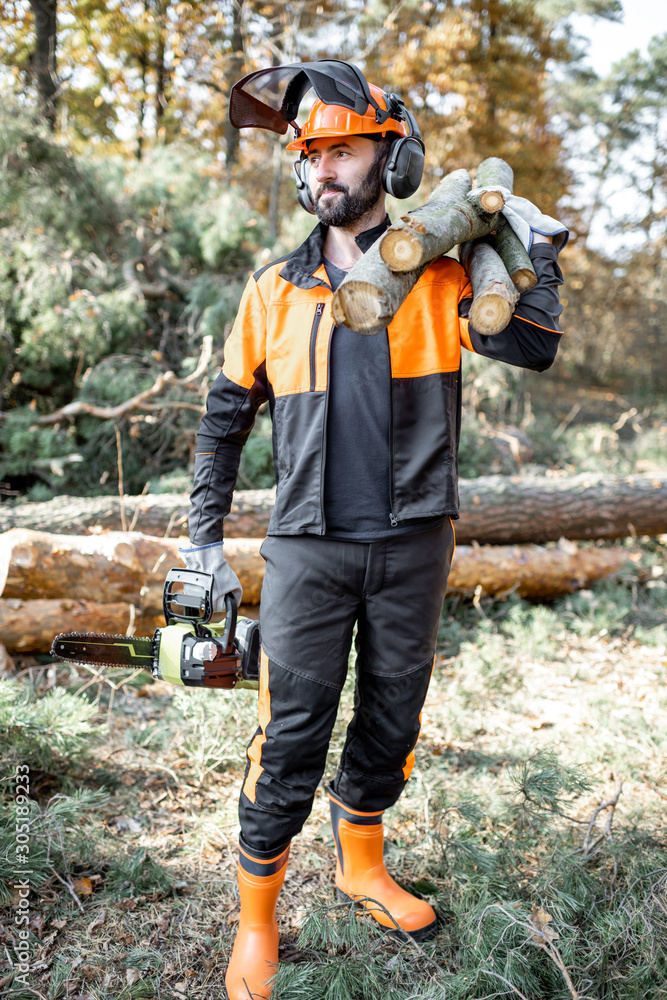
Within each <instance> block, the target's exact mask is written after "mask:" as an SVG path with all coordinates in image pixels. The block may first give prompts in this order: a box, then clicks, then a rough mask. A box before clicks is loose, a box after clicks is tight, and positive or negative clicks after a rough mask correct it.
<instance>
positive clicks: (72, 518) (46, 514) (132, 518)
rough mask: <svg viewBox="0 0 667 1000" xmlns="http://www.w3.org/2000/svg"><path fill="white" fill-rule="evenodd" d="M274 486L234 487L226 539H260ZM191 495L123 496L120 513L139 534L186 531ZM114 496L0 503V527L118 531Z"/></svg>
mask: <svg viewBox="0 0 667 1000" xmlns="http://www.w3.org/2000/svg"><path fill="white" fill-rule="evenodd" d="M275 492H276V491H275V489H271V490H236V492H235V493H234V502H233V503H232V509H231V511H230V513H229V514H228V515H227V517H226V518H225V537H226V538H233V537H236V538H264V536H265V535H266V532H267V529H268V526H269V519H270V517H271V512H272V510H273V502H274V498H275ZM189 510H190V498H189V496H188V494H187V493H154V494H142V495H141V496H126V497H123V503H122V513H123V515H124V518H125V523H126V524H127V525H128V526H129V527H130V530H131V531H134V530H135V529H136V530H137V531H141V532H142V533H143V534H144V535H158V536H160V537H169V535H171V534H173V535H177V536H180V535H185V534H186V533H187V524H188V511H189ZM122 520H123V518H122V516H121V501H120V498H119V497H117V496H104V497H69V496H61V497H56V498H55V499H54V500H47V501H44V502H43V503H21V504H17V505H13V504H9V503H5V504H2V505H0V532H3V531H9V530H10V529H11V528H31V529H32V530H34V531H52V532H56V533H59V534H63V535H75V534H77V535H78V534H89V533H95V532H99V531H101V530H104V531H122V529H123V524H122Z"/></svg>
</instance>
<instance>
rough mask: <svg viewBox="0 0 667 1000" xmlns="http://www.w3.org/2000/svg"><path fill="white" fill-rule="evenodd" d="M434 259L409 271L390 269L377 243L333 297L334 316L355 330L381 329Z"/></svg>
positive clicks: (353, 269) (378, 330) (358, 331)
mask: <svg viewBox="0 0 667 1000" xmlns="http://www.w3.org/2000/svg"><path fill="white" fill-rule="evenodd" d="M429 263H430V261H429V262H428V263H426V264H422V265H421V267H418V268H416V269H415V270H413V271H408V272H406V273H401V272H394V271H390V270H389V268H388V267H387V265H386V264H385V262H384V261H383V260H382V258H381V256H380V248H379V246H378V244H377V243H374V244H373V246H372V247H370V249H368V250H367V251H366V253H365V254H364V255H363V257H362V258H361V260H360V261H358V262H357V263H356V264H355V265H354V267H353V268H352V269H351V271H350V273H349V274H348V276H347V278H345V279H344V280H343V281H342V282H341V283H340V285H339V286H338V289H337V291H336V292H335V293H334V297H333V303H332V308H333V318H334V322H335V323H336V324H337V325H338V326H346V327H347V328H348V329H349V330H353V331H354V332H355V333H363V334H366V335H370V336H372V335H374V334H377V333H381V332H382V331H383V330H384V329H386V327H387V326H388V325H389V323H391V321H392V319H393V318H394V316H395V315H396V313H397V312H398V310H399V309H400V307H401V306H402V305H403V303H404V302H405V300H406V299H407V297H408V295H409V293H410V292H411V291H412V289H413V288H414V286H415V285H416V284H417V282H418V281H419V279H420V278H421V276H422V274H423V273H424V271H425V270H426V268H427V267H428V265H429Z"/></svg>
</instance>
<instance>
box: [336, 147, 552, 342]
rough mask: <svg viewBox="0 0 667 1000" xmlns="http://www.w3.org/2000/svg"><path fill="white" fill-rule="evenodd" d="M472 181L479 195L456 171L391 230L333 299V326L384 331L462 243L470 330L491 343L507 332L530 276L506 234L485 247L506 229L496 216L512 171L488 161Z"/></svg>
mask: <svg viewBox="0 0 667 1000" xmlns="http://www.w3.org/2000/svg"><path fill="white" fill-rule="evenodd" d="M476 179H477V186H478V189H483V190H477V191H471V184H472V182H471V179H470V175H469V174H468V171H467V170H463V169H461V170H454V171H453V172H452V173H450V174H448V175H447V176H446V177H445V178H443V180H442V181H441V182H440V184H439V185H438V187H437V188H436V189H435V191H434V192H433V194H432V195H431V197H430V198H429V200H428V201H427V202H426V204H425V205H423V206H421V208H417V209H414V210H413V211H412V212H409V213H408V214H407V215H404V216H403V217H402V218H401V219H400V221H399V222H397V223H395V224H394V225H393V226H390V227H389V229H388V230H387V231H386V233H385V234H384V235H383V236H382V238H381V239H380V240H379V241H378V242H377V243H375V244H373V246H372V247H371V248H370V249H369V250H368V251H367V252H366V253H365V254H364V255H363V257H362V258H361V259H360V260H359V261H358V262H357V263H356V264H355V265H354V267H353V268H352V269H351V270H350V272H349V274H348V275H347V276H346V278H345V279H344V280H343V281H342V282H341V284H340V285H339V287H338V289H337V291H336V292H335V294H334V298H333V316H334V320H335V322H336V323H338V324H344V325H345V326H347V327H348V328H349V329H350V330H354V331H355V332H356V333H363V334H376V333H379V332H380V331H381V330H384V329H385V327H386V326H387V325H388V324H389V323H390V322H391V320H392V319H393V318H394V316H395V315H396V313H397V312H398V310H399V309H400V307H401V305H402V304H403V302H404V301H405V299H406V298H407V296H408V294H409V293H410V291H411V290H412V289H413V288H414V286H415V284H416V283H417V281H418V280H419V278H420V277H421V276H422V274H423V273H424V271H425V270H426V268H427V267H428V265H429V264H430V263H431V262H432V261H433V260H436V258H438V257H442V256H443V255H444V254H448V253H449V252H450V251H451V250H453V249H454V247H456V246H457V245H458V244H459V243H460V244H464V245H467V249H466V260H465V261H464V266H465V267H466V270H468V273H469V274H470V275H471V280H472V287H473V306H472V316H471V322H472V323H473V326H474V327H475V329H476V330H477V331H478V332H479V333H483V334H486V335H489V336H492V335H494V334H496V333H499V332H500V330H502V329H504V328H505V327H506V326H507V323H508V322H509V319H510V317H511V315H512V312H513V311H514V305H515V303H516V300H517V299H518V293H517V292H516V288H519V290H520V291H522V290H524V288H526V287H532V286H531V284H530V282H531V281H533V284H534V280H533V278H534V271H533V268H532V264H531V263H530V259H529V258H528V255H527V254H525V252H524V254H523V255H522V254H521V253H520V251H519V249H518V247H517V244H518V245H519V247H520V246H521V244H520V242H519V241H518V240H517V239H516V237H514V238H512V236H513V234H512V235H510V234H508V233H506V232H505V233H504V235H503V236H502V237H501V239H499V240H498V241H497V242H496V243H495V245H494V246H493V247H492V246H490V245H488V244H487V242H486V238H487V237H489V236H491V235H493V234H495V233H497V232H500V231H501V230H504V229H505V219H504V218H503V216H502V215H500V214H499V213H501V212H502V209H503V208H504V205H505V200H504V195H503V193H502V192H503V191H504V190H509V191H512V188H513V183H514V178H513V173H512V168H511V167H510V166H509V165H508V164H507V163H505V161H504V160H501V159H499V158H498V157H489V158H488V159H486V160H483V161H482V163H480V165H479V167H478V168H477V171H476ZM507 228H509V227H507ZM480 241H482V242H480ZM522 249H523V248H522ZM478 258H479V259H478ZM526 261H527V263H526ZM531 271H532V272H533V276H532V277H531V275H530V272H531ZM519 285H521V286H522V287H519ZM473 317H474V318H473ZM478 323H480V324H481V325H480V326H478V325H477V324H478Z"/></svg>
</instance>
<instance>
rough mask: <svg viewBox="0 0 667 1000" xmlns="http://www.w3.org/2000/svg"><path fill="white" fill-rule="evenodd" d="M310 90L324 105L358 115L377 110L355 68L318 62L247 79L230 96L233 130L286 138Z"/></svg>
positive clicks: (335, 62) (275, 68)
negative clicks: (258, 130)
mask: <svg viewBox="0 0 667 1000" xmlns="http://www.w3.org/2000/svg"><path fill="white" fill-rule="evenodd" d="M311 87H312V88H313V89H314V91H315V93H316V94H317V96H318V97H319V99H320V100H321V101H323V102H324V104H338V105H341V106H342V107H344V108H348V109H349V110H350V111H354V112H356V113H357V114H358V115H363V114H364V113H365V112H366V111H367V109H368V105H369V104H372V105H373V107H377V105H376V102H375V101H374V100H373V97H372V95H371V92H370V90H369V87H368V83H367V82H366V78H365V77H364V75H363V73H362V72H361V71H360V70H358V69H357V67H356V66H353V65H352V64H351V63H347V62H343V61H342V60H339V59H318V60H317V61H316V62H312V63H292V64H291V65H288V66H271V67H269V68H268V69H260V70H257V71H256V72H254V73H249V74H248V76H244V77H243V79H242V80H239V82H238V83H235V84H234V86H233V87H232V90H231V94H230V95H229V120H230V122H231V123H232V125H233V126H234V128H265V129H269V130H270V131H271V132H278V133H279V134H280V135H284V134H285V132H287V127H288V125H289V124H290V123H292V122H294V120H295V119H296V116H297V114H298V113H299V105H300V104H301V101H302V100H303V97H304V95H305V94H306V93H307V91H308V90H310V88H311Z"/></svg>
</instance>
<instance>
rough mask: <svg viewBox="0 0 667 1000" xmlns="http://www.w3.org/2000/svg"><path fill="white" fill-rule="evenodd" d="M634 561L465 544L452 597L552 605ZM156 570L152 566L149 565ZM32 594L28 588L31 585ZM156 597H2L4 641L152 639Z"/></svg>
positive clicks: (570, 546)
mask: <svg viewBox="0 0 667 1000" xmlns="http://www.w3.org/2000/svg"><path fill="white" fill-rule="evenodd" d="M245 542H246V545H247V552H246V555H247V556H248V557H250V558H254V559H256V560H257V561H258V563H259V564H261V567H260V566H259V565H258V567H257V590H256V592H255V593H254V594H251V593H250V592H246V593H245V594H244V600H245V601H246V602H247V603H251V600H250V598H251V597H253V599H254V601H258V600H259V588H261V580H262V577H263V573H264V562H263V560H262V559H261V557H260V556H259V546H260V544H261V543H260V540H259V539H246V540H245ZM628 558H629V554H628V553H627V552H625V551H622V550H620V549H597V548H588V549H579V548H578V547H577V546H576V545H575V544H574V543H566V544H565V545H561V546H557V547H554V548H550V549H545V548H542V547H540V546H537V545H522V546H518V545H517V546H485V547H480V546H469V545H459V546H457V549H456V552H455V553H454V559H453V562H452V569H451V573H450V577H449V585H448V593H451V594H465V595H472V594H474V593H475V592H479V591H478V588H481V591H482V592H483V593H485V594H489V595H491V596H500V597H502V596H506V595H507V594H509V593H511V592H514V591H516V592H517V593H518V594H520V595H521V596H522V597H529V598H533V599H536V600H553V599H555V598H556V597H560V596H562V595H563V594H569V593H572V592H573V591H575V590H578V589H580V588H582V587H590V586H591V585H592V584H593V583H595V582H596V581H597V580H600V579H603V578H604V577H606V576H608V575H609V574H610V573H613V572H614V571H615V570H617V569H619V568H620V567H621V566H622V565H623V564H624V563H625V562H626V561H627V559H628ZM148 571H150V567H148ZM26 589H27V588H26ZM150 593H152V594H153V595H154V596H153V597H152V598H148V599H149V604H148V605H147V606H146V607H144V608H140V607H139V608H137V607H134V608H133V607H132V606H131V604H130V603H128V602H115V603H99V602H97V601H91V600H83V599H82V600H75V599H73V598H72V597H71V596H68V597H67V598H61V599H57V598H54V599H50V600H44V599H32V600H20V599H18V598H15V597H14V598H9V599H6V598H3V599H2V600H0V641H1V642H2V643H3V644H4V646H5V647H6V649H7V651H8V652H9V653H17V652H22V653H25V652H35V653H37V652H48V650H49V649H50V648H51V642H52V641H53V637H54V636H55V635H57V634H58V633H59V632H70V631H74V632H108V633H111V634H120V635H125V634H127V633H128V632H129V634H132V635H152V634H153V631H154V630H155V629H156V628H159V627H161V626H162V625H163V624H164V620H163V618H162V615H161V613H160V612H159V611H158V607H159V604H158V603H157V602H158V601H159V602H160V603H161V600H162V588H161V585H160V586H159V587H157V586H156V587H154V588H149V590H148V591H146V592H145V595H144V596H146V594H150Z"/></svg>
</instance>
